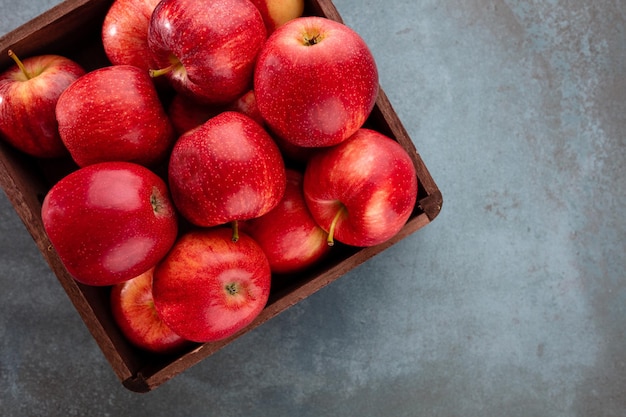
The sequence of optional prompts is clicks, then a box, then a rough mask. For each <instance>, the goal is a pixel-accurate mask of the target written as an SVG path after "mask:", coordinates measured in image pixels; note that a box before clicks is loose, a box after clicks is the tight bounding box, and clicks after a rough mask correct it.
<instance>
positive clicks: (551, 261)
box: [0, 0, 626, 417]
mask: <svg viewBox="0 0 626 417" xmlns="http://www.w3.org/2000/svg"><path fill="white" fill-rule="evenodd" d="M53 4H54V1H45V0H37V1H29V2H17V3H16V2H12V1H11V2H9V1H6V0H3V1H2V2H0V6H1V8H2V13H0V32H1V33H5V32H7V31H9V30H11V29H13V28H15V27H16V26H18V25H19V24H21V23H23V22H24V21H26V20H28V19H30V18H32V17H34V16H35V15H37V14H38V13H39V12H41V11H43V10H45V9H46V8H47V7H50V6H51V5H53ZM335 4H336V6H337V7H338V9H339V11H340V12H341V13H342V15H343V17H344V19H345V21H346V22H347V23H348V24H349V25H350V26H352V27H354V28H355V29H356V30H357V31H358V32H359V33H361V34H362V36H363V37H364V38H365V39H366V41H367V42H368V43H369V45H370V46H371V48H372V50H373V52H374V54H375V56H376V58H377V61H378V64H379V69H380V75H381V84H382V86H383V88H384V89H385V90H386V92H387V94H388V95H389V97H390V99H391V101H392V103H393V104H394V106H395V108H396V111H397V112H398V113H399V115H400V117H401V119H402V120H403V122H404V124H405V126H406V128H407V130H408V131H409V133H410V135H411V137H412V138H413V140H414V142H415V143H416V145H417V147H418V149H419V151H420V153H421V155H422V157H423V159H424V161H425V162H426V164H427V166H428V167H429V168H430V170H431V173H432V175H433V177H434V178H435V180H436V181H437V183H438V185H439V187H440V188H441V190H442V192H443V195H444V201H445V203H444V209H443V212H442V213H441V215H440V217H438V218H437V219H436V220H435V222H433V223H432V224H431V225H429V226H428V227H426V228H425V229H423V230H421V231H420V232H418V233H417V234H415V235H413V236H411V237H410V238H408V239H406V240H405V241H403V242H401V243H400V244H398V245H397V246H395V247H393V248H392V249H390V250H388V251H386V252H384V253H383V254H381V255H379V256H378V257H376V258H374V259H372V260H371V261H369V262H367V263H366V264H364V265H363V266H361V267H359V268H358V269H356V270H355V271H353V272H351V273H349V274H348V275H346V276H345V277H343V278H341V279H340V280H338V281H336V282H335V283H333V284H332V285H330V286H329V287H327V288H325V289H323V290H322V291H320V292H319V293H317V294H315V295H314V296H312V297H310V298H308V299H306V300H305V301H303V302H302V303H300V304H298V305H297V306H296V307H294V308H292V309H290V310H289V311H287V312H286V313H284V314H282V315H280V316H279V317H277V318H275V319H274V320H272V321H270V322H269V323H267V324H265V325H263V326H262V327H260V328H258V329H257V330H255V331H253V332H251V333H250V334H248V335H247V336H245V337H243V338H241V339H239V340H238V341H237V342H235V343H234V344H232V345H230V346H229V347H227V348H226V349H224V350H222V351H220V352H219V353H218V354H216V355H214V356H213V357H211V358H209V359H207V360H206V361H204V362H202V363H201V364H199V365H197V366H195V367H193V368H191V369H190V370H188V371H187V372H185V373H183V374H182V375H179V376H177V377H176V378H175V379H173V380H171V381H169V382H167V383H166V384H165V385H163V386H161V387H160V388H158V389H157V390H156V391H154V392H151V393H149V394H145V395H139V394H134V393H131V392H129V391H127V390H126V389H124V388H123V387H122V386H121V385H120V384H119V383H118V381H117V379H116V378H115V376H114V374H113V373H112V371H111V369H110V367H109V365H108V363H107V362H106V361H105V360H104V357H103V356H102V354H101V352H100V351H99V349H98V347H97V346H96V344H95V342H93V340H92V339H91V337H90V335H89V333H88V332H87V330H86V328H85V327H84V325H83V324H82V322H81V321H80V319H79V317H78V315H77V314H76V313H75V311H74V310H73V307H72V306H71V304H70V302H69V300H68V298H67V297H66V295H65V294H64V292H63V291H62V289H61V287H60V286H59V285H58V283H57V282H56V279H55V277H54V276H53V275H52V274H51V272H50V271H49V270H48V268H47V266H46V264H45V263H44V261H43V259H42V257H41V256H40V255H39V253H38V252H37V249H36V247H35V245H34V243H33V242H32V241H31V238H30V236H29V235H28V233H27V232H26V230H25V229H24V227H23V225H22V223H21V222H20V220H19V219H18V217H17V216H16V214H15V213H14V212H13V211H12V208H11V206H10V205H9V203H8V202H7V199H6V197H5V196H4V195H3V194H0V286H1V287H2V289H3V290H2V291H1V292H0V410H1V411H2V412H1V413H0V414H2V415H3V416H74V415H75V416H130V415H133V416H152V417H157V416H225V417H227V416H300V417H305V416H361V417H365V416H385V417H409V416H411V417H412V416H442V417H453V416H459V417H472V416H476V417H489V416H493V417H503V416H508V417H516V416H519V417H530V416H537V417H566V416H568V417H569V416H577V417H590V416H595V417H602V416H606V417H609V416H611V417H613V416H626V338H625V333H624V331H625V328H626V311H625V306H626V286H625V282H626V280H625V278H626V277H625V272H624V271H625V269H626V261H625V259H624V256H625V253H626V219H625V216H624V211H623V209H624V206H625V204H626V189H625V184H626V139H625V133H624V132H626V106H625V102H626V82H625V80H626V78H625V77H626V22H625V19H626V3H624V2H621V1H618V0H598V1H593V2H589V1H583V0H569V1H563V0H560V1H558V0H555V1H534V0H526V1H513V0H510V1H496V0H464V1H460V0H448V1H444V2H442V1H438V0H423V1H414V0H388V1H385V2H378V1H373V0H360V1H356V0H336V2H335Z"/></svg>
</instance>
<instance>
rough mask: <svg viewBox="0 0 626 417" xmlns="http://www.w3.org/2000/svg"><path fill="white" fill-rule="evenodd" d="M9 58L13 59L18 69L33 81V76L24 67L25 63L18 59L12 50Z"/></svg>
mask: <svg viewBox="0 0 626 417" xmlns="http://www.w3.org/2000/svg"><path fill="white" fill-rule="evenodd" d="M8 54H9V57H11V59H12V60H13V61H15V63H16V64H17V66H18V68H19V69H20V70H21V71H22V73H23V74H24V76H25V77H26V78H27V79H29V80H30V79H31V78H33V76H32V75H31V74H30V73H29V72H28V70H27V69H26V67H25V66H24V63H23V62H22V61H21V60H20V59H19V58H18V56H17V55H15V52H13V51H12V50H10V49H9V52H8Z"/></svg>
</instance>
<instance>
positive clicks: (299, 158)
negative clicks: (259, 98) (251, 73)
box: [228, 90, 314, 163]
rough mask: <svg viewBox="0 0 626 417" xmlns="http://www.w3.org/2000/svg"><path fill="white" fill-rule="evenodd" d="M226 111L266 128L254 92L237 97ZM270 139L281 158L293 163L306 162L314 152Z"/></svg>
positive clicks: (310, 149)
mask: <svg viewBox="0 0 626 417" xmlns="http://www.w3.org/2000/svg"><path fill="white" fill-rule="evenodd" d="M228 109H229V110H233V111H238V112H240V113H243V114H245V115H247V116H250V117H251V118H252V119H254V120H255V121H256V122H257V123H258V124H260V125H261V126H263V127H266V125H265V120H264V119H263V116H262V115H261V112H260V111H259V106H258V105H257V102H256V94H255V93H254V90H250V91H248V92H247V93H245V94H244V95H243V96H241V97H239V99H238V100H236V101H235V102H234V103H232V104H231V105H230V106H229V107H228ZM272 138H273V139H274V142H276V145H278V149H280V151H281V153H282V154H283V156H284V157H285V158H287V159H289V160H290V161H293V162H298V163H301V162H306V161H307V160H308V158H309V157H310V156H311V153H312V152H313V151H314V149H312V148H304V147H302V146H297V145H294V144H292V143H289V142H287V141H285V140H283V139H282V138H280V137H278V136H272Z"/></svg>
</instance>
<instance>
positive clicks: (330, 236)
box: [326, 203, 348, 246]
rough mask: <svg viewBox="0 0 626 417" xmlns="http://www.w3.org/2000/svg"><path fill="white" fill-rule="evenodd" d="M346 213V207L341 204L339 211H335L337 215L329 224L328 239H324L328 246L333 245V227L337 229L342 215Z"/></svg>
mask: <svg viewBox="0 0 626 417" xmlns="http://www.w3.org/2000/svg"><path fill="white" fill-rule="evenodd" d="M340 204H341V203H340ZM347 211H348V210H347V209H346V206H344V205H343V204H341V207H339V210H337V214H335V217H334V218H333V221H332V222H331V223H330V228H329V229H328V237H327V238H326V243H328V246H334V245H335V227H337V223H338V222H339V219H340V218H341V217H342V216H343V215H344V214H346V213H347Z"/></svg>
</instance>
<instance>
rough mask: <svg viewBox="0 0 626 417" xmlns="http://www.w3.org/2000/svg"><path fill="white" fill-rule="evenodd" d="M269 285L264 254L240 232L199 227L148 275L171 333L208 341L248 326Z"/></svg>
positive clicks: (155, 301)
mask: <svg viewBox="0 0 626 417" xmlns="http://www.w3.org/2000/svg"><path fill="white" fill-rule="evenodd" d="M270 285H271V272H270V268H269V263H268V261H267V258H266V256H265V254H264V253H263V251H262V250H261V248H260V247H259V245H258V244H257V243H256V242H255V241H254V240H253V239H252V238H251V237H249V236H248V235H246V234H244V233H242V234H241V235H240V238H239V240H238V241H237V242H233V241H232V239H231V232H230V229H227V228H212V229H199V230H194V231H191V232H188V233H187V234H185V235H183V236H182V237H181V238H180V239H179V240H178V241H177V243H176V244H175V245H174V247H173V248H172V250H171V252H170V253H169V254H168V255H167V257H166V258H165V259H164V260H163V262H161V263H160V264H159V265H158V266H157V268H156V269H155V273H154V282H153V296H154V304H155V307H156V309H157V312H158V314H159V316H160V317H161V318H162V319H163V321H164V322H165V323H166V324H167V325H168V326H169V327H170V328H171V329H172V330H173V331H174V332H176V333H177V334H179V335H181V336H182V337H184V338H185V339H188V340H192V341H195V342H214V341H217V340H222V339H224V338H227V337H229V336H232V335H234V334H235V333H237V332H238V331H240V330H242V329H243V328H244V327H246V326H248V325H249V324H250V323H251V322H252V321H253V320H254V319H255V318H256V317H257V316H258V315H259V314H260V313H261V311H262V310H263V308H264V307H265V305H266V303H267V300H268V297H269V293H270Z"/></svg>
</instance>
